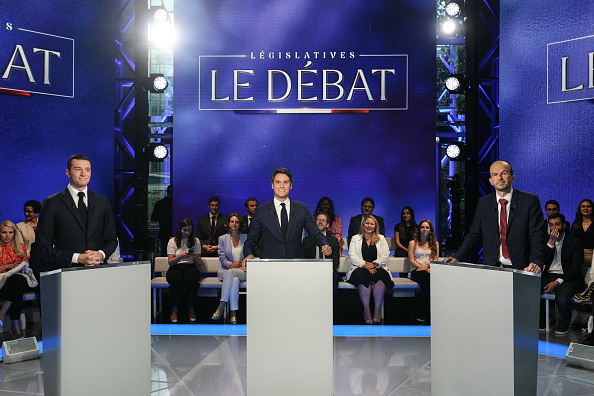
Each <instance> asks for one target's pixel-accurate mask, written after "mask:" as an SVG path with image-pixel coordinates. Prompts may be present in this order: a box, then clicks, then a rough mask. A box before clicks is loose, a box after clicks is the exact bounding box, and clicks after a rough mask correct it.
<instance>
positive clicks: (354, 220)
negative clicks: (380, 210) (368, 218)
mask: <svg viewBox="0 0 594 396" xmlns="http://www.w3.org/2000/svg"><path fill="white" fill-rule="evenodd" d="M372 215H373V217H375V218H376V219H377V225H378V226H379V233H380V234H382V235H384V236H385V235H386V227H384V218H383V217H381V216H377V215H375V214H373V213H372ZM362 220H363V214H358V215H357V216H353V217H351V222H350V223H349V233H348V234H347V235H348V238H347V243H348V244H349V245H350V244H351V238H352V237H353V236H355V235H357V234H358V233H359V231H360V230H361V221H362Z"/></svg>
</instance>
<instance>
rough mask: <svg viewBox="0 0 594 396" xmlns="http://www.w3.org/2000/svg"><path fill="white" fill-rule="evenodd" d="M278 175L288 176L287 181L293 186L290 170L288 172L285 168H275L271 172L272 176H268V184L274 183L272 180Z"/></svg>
mask: <svg viewBox="0 0 594 396" xmlns="http://www.w3.org/2000/svg"><path fill="white" fill-rule="evenodd" d="M279 173H282V174H283V175H287V176H289V181H290V182H291V184H293V174H292V173H291V171H290V170H288V169H287V168H276V169H275V170H274V171H273V172H272V175H270V182H271V183H274V178H275V177H276V175H278V174H279Z"/></svg>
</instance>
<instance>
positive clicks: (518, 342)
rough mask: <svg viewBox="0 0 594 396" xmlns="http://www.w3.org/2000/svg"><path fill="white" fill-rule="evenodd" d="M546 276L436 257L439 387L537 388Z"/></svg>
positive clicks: (468, 391)
mask: <svg viewBox="0 0 594 396" xmlns="http://www.w3.org/2000/svg"><path fill="white" fill-rule="evenodd" d="M539 292H540V276H538V275H537V274H533V273H528V272H524V271H517V270H511V269H501V268H497V267H490V266H483V265H472V264H465V263H450V264H445V263H442V264H438V263H432V265H431V394H432V395H440V396H441V395H448V396H459V395H481V396H485V395H493V396H500V395H514V394H516V395H525V394H536V378H537V365H538V315H539V301H540V299H539V296H540V293H539Z"/></svg>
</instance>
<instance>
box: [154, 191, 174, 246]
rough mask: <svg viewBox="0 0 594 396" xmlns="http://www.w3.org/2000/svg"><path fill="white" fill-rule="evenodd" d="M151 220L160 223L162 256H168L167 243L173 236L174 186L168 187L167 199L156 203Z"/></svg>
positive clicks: (164, 198)
mask: <svg viewBox="0 0 594 396" xmlns="http://www.w3.org/2000/svg"><path fill="white" fill-rule="evenodd" d="M151 220H152V221H158V222H159V246H160V249H161V256H167V243H169V238H171V237H172V236H173V186H172V185H171V184H170V185H169V186H167V192H166V194H165V197H163V199H160V200H158V201H157V202H155V207H154V208H153V213H152V214H151Z"/></svg>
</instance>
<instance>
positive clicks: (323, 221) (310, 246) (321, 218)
mask: <svg viewBox="0 0 594 396" xmlns="http://www.w3.org/2000/svg"><path fill="white" fill-rule="evenodd" d="M315 220H316V225H317V226H318V230H320V232H321V233H322V234H324V236H325V237H326V239H327V240H328V243H330V248H331V249H332V255H331V256H325V255H324V253H322V251H321V250H320V248H318V247H317V246H316V244H315V243H314V238H313V236H311V235H310V236H308V237H305V239H303V249H304V251H305V258H308V259H317V258H331V259H332V269H333V272H332V277H333V279H334V283H333V284H334V289H333V290H334V296H335V297H336V294H337V293H338V266H339V265H340V247H339V246H338V239H336V238H335V237H333V236H332V235H330V234H328V233H327V232H326V230H327V229H328V215H327V214H326V213H324V212H319V213H318V214H316V218H315Z"/></svg>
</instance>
